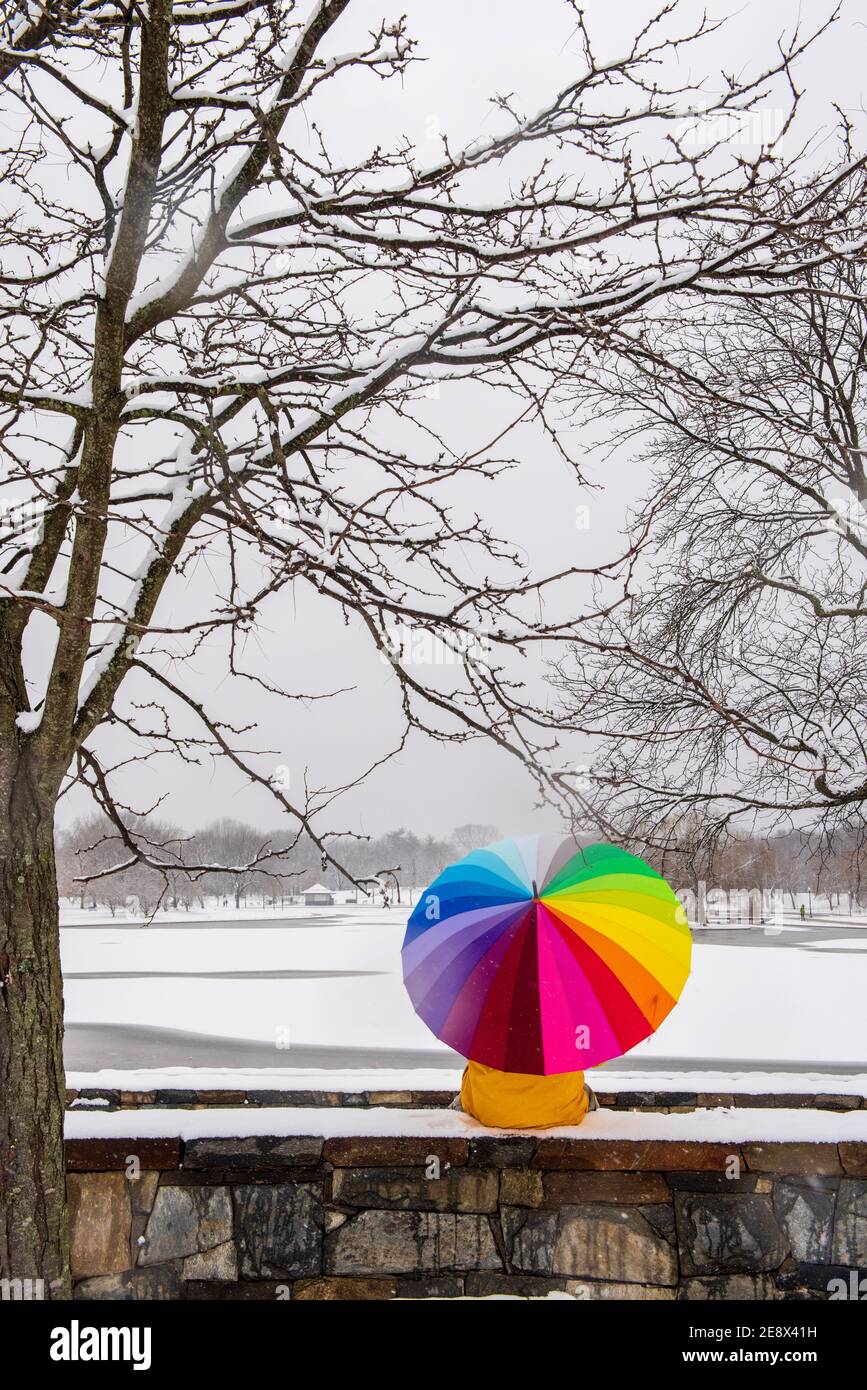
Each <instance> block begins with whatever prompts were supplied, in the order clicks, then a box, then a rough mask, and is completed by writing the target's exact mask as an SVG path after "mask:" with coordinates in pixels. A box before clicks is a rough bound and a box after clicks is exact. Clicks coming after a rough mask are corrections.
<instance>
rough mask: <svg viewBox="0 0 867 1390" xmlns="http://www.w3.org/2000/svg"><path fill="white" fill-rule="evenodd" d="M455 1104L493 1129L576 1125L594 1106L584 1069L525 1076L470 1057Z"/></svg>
mask: <svg viewBox="0 0 867 1390" xmlns="http://www.w3.org/2000/svg"><path fill="white" fill-rule="evenodd" d="M454 1108H455V1109H456V1110H463V1111H464V1113H465V1114H467V1115H472V1116H473V1118H474V1119H476V1120H478V1121H479V1123H480V1124H483V1125H488V1126H489V1127H490V1128H491V1129H550V1128H551V1127H552V1126H553V1125H580V1123H581V1121H582V1120H583V1119H584V1116H585V1115H586V1114H587V1112H588V1110H595V1109H596V1108H597V1107H596V1097H595V1096H594V1094H593V1092H592V1091H591V1089H590V1087H589V1086H586V1085H585V1084H584V1073H583V1071H569V1072H563V1073H562V1074H561V1075H559V1076H528V1075H526V1074H524V1073H523V1072H513V1071H497V1069H496V1067H485V1066H482V1064H481V1062H468V1063H467V1065H466V1067H465V1069H464V1075H463V1079H462V1081H461V1094H460V1097H457V1098H456V1099H455V1103H454Z"/></svg>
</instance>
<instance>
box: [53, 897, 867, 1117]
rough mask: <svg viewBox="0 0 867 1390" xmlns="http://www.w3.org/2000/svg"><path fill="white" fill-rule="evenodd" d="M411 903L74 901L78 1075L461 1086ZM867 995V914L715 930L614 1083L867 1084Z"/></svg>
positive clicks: (70, 966)
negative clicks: (153, 913)
mask: <svg viewBox="0 0 867 1390" xmlns="http://www.w3.org/2000/svg"><path fill="white" fill-rule="evenodd" d="M405 917H406V910H405V909H404V910H401V909H400V908H397V907H395V908H393V909H391V910H383V909H377V908H370V907H361V908H355V907H350V906H345V905H343V904H341V905H339V906H337V907H335V908H321V909H309V908H307V909H305V908H288V909H284V910H282V911H276V912H268V913H267V914H264V913H263V912H262V911H261V910H259V911H258V913H257V915H255V916H254V915H250V914H247V913H242V914H238V915H235V914H232V915H227V913H226V911H225V909H223V910H222V916H221V917H219V918H218V917H215V916H214V914H205V915H201V916H199V917H198V918H196V919H194V920H192V921H191V919H190V916H189V915H188V914H178V920H175V921H167V920H164V919H159V921H158V922H156V923H154V924H153V925H150V926H147V925H142V926H140V925H137V924H136V923H135V922H130V921H118V920H115V921H112V920H111V919H108V920H102V921H99V920H98V919H97V920H96V921H95V920H94V915H93V914H87V913H76V914H65V916H64V923H65V929H64V931H63V933H62V938H63V940H62V948H63V965H64V974H65V995H66V1019H67V1024H68V1025H69V1039H68V1046H69V1050H68V1054H67V1058H68V1065H69V1068H70V1073H71V1075H70V1080H71V1082H72V1084H76V1085H84V1084H88V1078H89V1079H90V1081H91V1083H92V1079H93V1074H94V1073H96V1072H100V1073H101V1075H100V1077H99V1081H100V1084H103V1085H111V1084H114V1085H119V1084H126V1081H127V1080H129V1081H130V1084H133V1082H134V1084H135V1085H136V1086H137V1087H141V1088H150V1087H151V1086H152V1085H172V1084H174V1085H176V1086H182V1085H184V1084H186V1085H191V1084H193V1082H192V1081H191V1079H190V1075H191V1073H190V1072H189V1070H188V1068H190V1067H191V1066H192V1067H194V1068H196V1071H195V1076H196V1082H195V1084H199V1085H223V1086H227V1085H235V1086H237V1085H241V1084H242V1083H241V1082H240V1081H239V1079H238V1078H239V1077H240V1076H241V1075H253V1076H255V1075H258V1076H259V1077H261V1076H262V1069H263V1068H264V1069H267V1071H268V1072H269V1073H270V1074H269V1075H267V1076H266V1078H265V1079H264V1080H262V1081H261V1082H260V1084H262V1085H270V1086H275V1085H281V1086H282V1085H296V1086H297V1087H298V1088H299V1089H305V1088H308V1087H316V1088H323V1089H340V1090H352V1089H379V1090H388V1089H394V1088H398V1087H403V1086H412V1087H413V1088H415V1089H421V1088H425V1087H429V1086H433V1087H437V1088H439V1087H445V1088H448V1087H451V1086H453V1085H454V1084H455V1083H456V1081H457V1077H458V1075H459V1068H460V1060H459V1059H458V1058H457V1057H456V1056H455V1054H454V1053H451V1052H450V1051H449V1050H448V1049H447V1048H445V1047H444V1046H443V1045H442V1044H441V1043H439V1042H438V1041H437V1040H436V1039H435V1038H434V1037H432V1036H431V1034H430V1033H429V1032H428V1031H427V1029H426V1028H425V1026H424V1024H423V1023H422V1022H421V1021H420V1019H419V1018H418V1017H417V1016H416V1014H415V1013H414V1012H413V1009H412V1007H411V1005H410V1003H409V1000H408V998H407V996H406V993H405V991H404V988H403V984H402V980H401V971H400V947H401V943H402V940H403V933H404V924H405ZM865 1001H867V930H865V924H864V923H863V922H862V921H856V920H854V919H841V920H834V921H833V922H827V921H825V922H821V923H809V922H808V923H806V924H801V923H799V922H797V921H796V920H795V919H794V918H793V919H792V921H791V922H789V923H787V924H786V926H785V927H784V928H783V929H782V930H779V929H776V930H772V931H771V932H764V931H762V930H761V929H760V928H756V929H753V930H751V931H746V932H744V931H731V932H728V933H726V932H720V931H716V932H708V933H699V934H698V936H697V940H696V946H695V952H694V957H693V972H692V975H691V977H690V979H689V981H688V983H687V986H686V989H685V991H684V994H683V997H682V999H681V1002H680V1004H679V1005H678V1007H677V1008H676V1009H675V1010H674V1012H673V1014H672V1015H671V1016H670V1017H669V1018H668V1019H667V1020H666V1022H665V1024H664V1025H663V1027H662V1028H661V1029H660V1030H659V1032H658V1033H657V1034H655V1036H654V1037H653V1038H651V1039H648V1040H647V1041H646V1042H645V1043H642V1044H641V1045H640V1046H639V1047H638V1048H636V1049H635V1050H634V1051H633V1052H632V1053H630V1055H629V1057H628V1058H626V1059H624V1060H623V1061H622V1062H619V1063H616V1064H611V1065H609V1067H606V1068H602V1069H598V1070H597V1072H596V1073H595V1076H596V1084H597V1085H599V1086H603V1085H604V1086H605V1087H606V1088H609V1089H615V1088H617V1087H620V1086H623V1085H627V1086H628V1088H633V1087H634V1088H636V1089H649V1088H651V1087H653V1086H660V1084H661V1086H662V1088H664V1089H683V1090H692V1089H696V1090H725V1091H731V1090H733V1089H748V1090H753V1091H759V1090H762V1089H773V1090H780V1089H786V1090H792V1091H796V1090H842V1089H847V1087H848V1086H851V1087H852V1088H853V1089H856V1090H858V1091H860V1092H861V1093H863V1092H864V1086H863V1084H862V1083H863V1080H864V1075H863V1074H867V1006H865ZM143 1039H144V1040H145V1041H146V1044H147V1047H146V1048H145V1043H144V1042H143V1041H142V1040H143ZM143 1049H144V1050H143ZM154 1058H156V1059H157V1060H156V1064H154V1061H153V1059H154ZM272 1069H273V1071H272ZM131 1071H138V1072H139V1073H140V1074H139V1076H138V1077H137V1078H135V1079H133V1078H131V1077H130V1075H129V1074H130V1072H131ZM762 1073H765V1074H766V1076H765V1080H766V1081H767V1074H769V1075H770V1076H771V1077H772V1084H769V1085H767V1086H765V1085H763V1084H759V1083H760V1077H761V1074H762ZM780 1073H788V1074H789V1075H788V1076H787V1077H786V1079H785V1081H784V1080H783V1077H782V1076H781V1075H780ZM834 1073H836V1074H837V1075H838V1079H835V1080H834V1083H833V1084H831V1081H830V1080H829V1074H834ZM859 1073H861V1074H862V1075H858V1074H859ZM687 1074H692V1075H693V1077H694V1078H696V1077H697V1078H698V1080H696V1079H692V1080H690V1081H689V1082H687V1080H686V1075H687ZM215 1075H219V1076H221V1077H222V1078H223V1079H222V1081H218V1082H214V1081H213V1080H209V1081H205V1080H204V1079H203V1078H204V1077H205V1076H208V1077H210V1078H213V1077H214V1076H215ZM109 1076H114V1077H115V1080H114V1081H113V1082H112V1081H110V1080H109V1079H108V1078H109ZM147 1077H150V1078H151V1079H150V1080H147V1079H144V1078H147ZM170 1077H171V1078H173V1080H170V1079H169V1078H170ZM712 1077H713V1080H712V1079H711V1078H712ZM846 1077H848V1078H849V1080H848V1083H847V1084H845V1085H844V1084H843V1080H844V1079H845V1078H846ZM154 1078H157V1079H154ZM183 1078H185V1080H184V1079H183ZM627 1078H629V1080H628V1081H627ZM699 1082H700V1084H699ZM243 1084H245V1085H246V1084H249V1083H248V1082H245V1083H243Z"/></svg>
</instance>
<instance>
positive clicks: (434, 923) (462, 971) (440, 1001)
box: [403, 835, 692, 1076]
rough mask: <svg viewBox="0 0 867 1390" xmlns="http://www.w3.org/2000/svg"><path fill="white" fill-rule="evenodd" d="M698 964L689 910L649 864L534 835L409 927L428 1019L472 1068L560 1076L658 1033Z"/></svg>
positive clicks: (462, 877)
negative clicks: (693, 963) (693, 956)
mask: <svg viewBox="0 0 867 1390" xmlns="http://www.w3.org/2000/svg"><path fill="white" fill-rule="evenodd" d="M691 952H692V937H691V935H690V930H689V926H688V924H687V921H686V915H685V913H684V911H683V909H682V907H681V905H680V903H679V902H678V900H677V898H676V897H675V895H674V893H673V892H672V890H671V888H670V887H669V886H668V884H667V883H666V882H665V879H663V878H661V877H660V875H659V874H658V873H657V872H656V870H655V869H652V868H651V867H650V865H649V864H646V863H645V862H644V860H643V859H639V858H638V857H637V855H634V854H627V853H626V851H625V850H622V849H617V848H616V846H614V845H589V846H587V847H585V848H583V849H579V848H578V847H577V846H576V844H575V841H574V840H571V839H569V840H563V839H561V838H559V837H551V836H547V835H541V836H540V835H533V836H528V837H526V838H524V839H516V840H500V841H498V842H497V843H496V844H493V845H490V846H489V847H488V848H487V849H480V850H475V851H474V852H473V853H472V854H468V855H467V856H466V858H464V859H461V860H459V861H458V862H457V863H456V864H453V865H451V866H450V867H449V868H448V869H446V870H445V872H444V873H442V874H440V876H439V878H437V879H435V880H434V882H433V883H432V884H431V885H430V887H429V888H428V889H427V891H426V892H425V893H423V894H422V896H421V898H420V899H419V901H418V903H417V905H416V907H415V910H414V911H413V914H412V916H411V917H410V919H409V924H408V926H407V930H406V937H405V939H404V943H403V978H404V982H405V984H406V987H407V990H408V991H409V995H410V998H411V1000H412V1003H413V1007H414V1008H415V1010H416V1012H417V1013H418V1014H419V1016H420V1017H421V1018H422V1019H424V1021H425V1023H426V1024H427V1026H428V1027H429V1028H430V1029H431V1031H432V1032H433V1033H435V1034H436V1036H437V1037H438V1038H440V1039H441V1040H442V1041H443V1042H445V1043H448V1045H449V1046H450V1047H453V1048H454V1049H455V1050H456V1051H457V1052H460V1053H461V1054H462V1055H463V1056H464V1057H469V1058H471V1059H472V1060H473V1061H475V1062H482V1063H484V1064H485V1065H486V1066H489V1067H496V1068H497V1069H498V1070H499V1071H511V1072H524V1073H528V1074H533V1075H537V1076H550V1075H552V1074H555V1073H560V1072H567V1071H580V1070H583V1069H584V1068H585V1067H594V1066H598V1065H599V1064H600V1063H601V1062H604V1061H607V1060H608V1058H610V1057H619V1056H621V1055H622V1054H623V1053H624V1052H628V1051H629V1049H630V1048H631V1047H634V1046H635V1044H636V1043H638V1042H641V1040H642V1039H643V1038H646V1037H648V1036H649V1035H650V1034H651V1033H653V1032H654V1031H655V1029H657V1028H658V1027H659V1025H660V1023H661V1022H662V1021H663V1019H664V1018H665V1017H666V1016H667V1014H669V1013H670V1012H671V1010H672V1009H673V1008H674V1005H675V1004H676V1002H677V999H678V996H679V995H680V992H681V990H682V989H683V986H684V984H685V983H686V980H687V977H688V975H689V964H690V955H691Z"/></svg>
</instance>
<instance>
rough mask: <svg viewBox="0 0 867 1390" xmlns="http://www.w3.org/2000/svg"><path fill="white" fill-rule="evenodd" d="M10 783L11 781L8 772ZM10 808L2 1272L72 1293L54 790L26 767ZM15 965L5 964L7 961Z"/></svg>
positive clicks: (3, 851) (4, 856) (1, 910)
mask: <svg viewBox="0 0 867 1390" xmlns="http://www.w3.org/2000/svg"><path fill="white" fill-rule="evenodd" d="M4 780H5V779H4ZM6 786H7V804H6V805H5V806H3V807H0V815H2V816H3V818H4V819H6V821H7V823H6V825H5V826H4V827H3V829H2V831H0V950H2V953H3V955H4V956H8V965H7V966H6V974H7V975H8V981H7V983H6V984H5V986H4V987H3V988H2V989H0V1277H3V1278H4V1279H12V1280H19V1279H20V1280H27V1279H30V1280H40V1279H41V1280H43V1281H44V1296H45V1297H46V1298H68V1297H69V1296H70V1293H71V1287H70V1276H69V1238H68V1224H67V1210H66V1175H65V1169H64V1161H63V1112H64V1103H65V1084H66V1083H65V1076H64V1070H63V1050H62V1049H63V984H62V979H61V974H60V935H59V929H58V900H57V875H56V869H55V862H54V797H53V796H52V795H50V794H46V793H45V791H40V790H39V789H38V787H37V785H36V784H35V782H34V779H33V778H32V777H30V776H29V775H28V774H27V772H26V771H25V770H24V769H23V768H22V767H21V765H20V764H19V767H18V769H17V772H16V773H15V774H14V775H13V778H12V779H11V781H9V782H7V783H6ZM4 964H5V961H4Z"/></svg>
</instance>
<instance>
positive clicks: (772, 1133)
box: [65, 1106, 867, 1144]
mask: <svg viewBox="0 0 867 1390" xmlns="http://www.w3.org/2000/svg"><path fill="white" fill-rule="evenodd" d="M65 1131H66V1137H67V1138H68V1139H129V1138H133V1137H135V1138H139V1139H159V1138H166V1137H168V1138H175V1137H180V1138H181V1139H187V1140H190V1139H204V1138H208V1139H225V1138H230V1137H234V1136H237V1135H244V1136H250V1135H257V1134H267V1135H279V1136H282V1135H290V1134H305V1135H306V1134H316V1135H322V1136H324V1138H326V1139H329V1138H337V1137H339V1138H343V1137H344V1136H347V1135H388V1136H389V1137H391V1138H400V1137H402V1136H409V1137H415V1136H420V1135H430V1136H431V1137H432V1138H440V1139H442V1138H446V1137H449V1138H452V1137H457V1138H461V1139H466V1138H473V1137H476V1136H481V1135H485V1134H489V1133H490V1130H489V1129H487V1128H486V1127H485V1126H484V1125H480V1124H479V1123H478V1122H477V1121H476V1120H473V1119H471V1118H470V1116H468V1115H464V1114H460V1113H459V1112H457V1111H455V1110H447V1109H443V1110H389V1109H386V1108H384V1107H371V1108H370V1109H344V1108H337V1107H335V1109H333V1110H330V1109H328V1108H327V1107H325V1108H323V1107H317V1108H316V1109H306V1108H305V1107H303V1106H284V1107H280V1106H274V1107H270V1106H269V1107H268V1108H267V1109H261V1110H241V1109H228V1108H227V1109H219V1108H216V1107H215V1108H211V1107H208V1108H207V1109H204V1110H182V1109H178V1110H173V1109H165V1110H163V1109H157V1110H113V1111H109V1112H99V1111H97V1112H93V1111H72V1112H69V1113H67V1116H66V1124H65ZM524 1132H526V1131H524ZM544 1133H545V1137H546V1138H554V1139H556V1138H560V1137H564V1138H576V1139H638V1140H654V1139H668V1140H673V1141H678V1140H681V1141H687V1140H695V1141H698V1142H699V1143H704V1144H710V1143H714V1142H715V1141H718V1142H723V1143H728V1144H741V1143H750V1142H762V1141H764V1142H774V1141H776V1142H787V1141H788V1142H792V1141H796V1140H806V1141H809V1142H811V1143H828V1144H837V1143H842V1142H856V1141H857V1142H859V1143H863V1142H864V1141H865V1140H867V1111H865V1110H856V1111H849V1112H847V1113H846V1114H830V1113H824V1112H818V1113H817V1112H816V1111H815V1110H763V1109H755V1110H746V1109H745V1110H734V1109H721V1110H694V1111H692V1113H691V1114H689V1115H654V1114H647V1113H643V1112H642V1111H640V1110H633V1111H629V1110H625V1111H618V1110H602V1109H600V1110H597V1111H595V1112H594V1113H593V1114H591V1115H587V1116H586V1117H585V1119H584V1120H583V1121H582V1123H581V1125H580V1126H578V1127H575V1126H568V1125H561V1126H554V1127H552V1128H551V1129H546V1130H545V1131H544Z"/></svg>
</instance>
